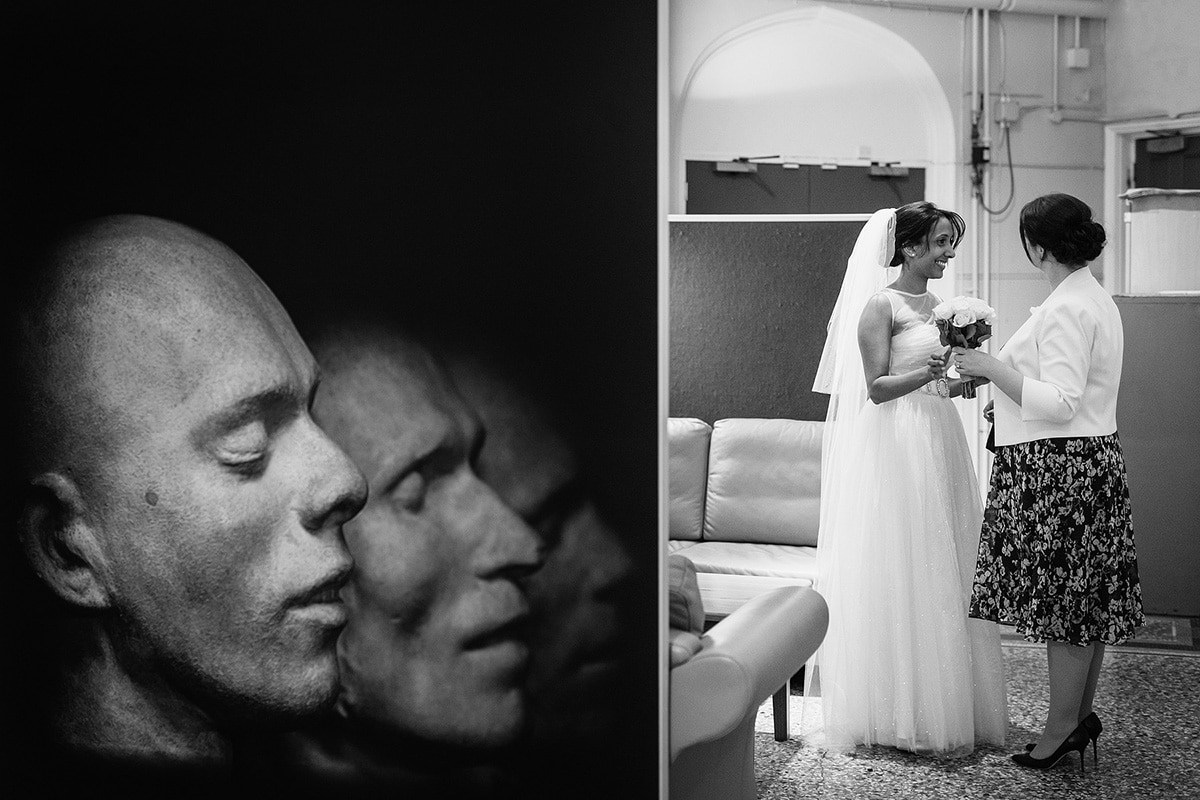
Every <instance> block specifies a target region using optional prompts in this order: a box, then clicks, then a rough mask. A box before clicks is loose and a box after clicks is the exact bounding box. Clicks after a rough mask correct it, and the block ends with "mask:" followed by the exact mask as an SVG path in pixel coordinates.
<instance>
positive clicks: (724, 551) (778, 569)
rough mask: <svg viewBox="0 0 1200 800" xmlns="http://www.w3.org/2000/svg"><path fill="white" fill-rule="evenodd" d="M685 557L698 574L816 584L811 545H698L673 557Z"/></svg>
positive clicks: (709, 543) (735, 543)
mask: <svg viewBox="0 0 1200 800" xmlns="http://www.w3.org/2000/svg"><path fill="white" fill-rule="evenodd" d="M684 557H686V558H687V559H688V560H689V561H691V562H692V564H694V565H695V567H696V571H697V572H702V573H706V572H716V573H723V574H727V575H762V576H766V577H771V578H792V579H804V580H808V581H814V580H816V577H817V548H815V547H811V546H808V545H804V546H799V545H788V544H759V543H757V542H698V543H697V544H695V545H693V546H692V547H689V548H687V549H686V550H683V551H678V552H677V553H676V554H675V555H672V556H671V557H670V558H684Z"/></svg>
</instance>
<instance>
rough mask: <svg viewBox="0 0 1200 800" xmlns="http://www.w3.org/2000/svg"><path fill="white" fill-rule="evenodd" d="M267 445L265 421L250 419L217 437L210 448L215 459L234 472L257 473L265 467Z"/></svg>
mask: <svg viewBox="0 0 1200 800" xmlns="http://www.w3.org/2000/svg"><path fill="white" fill-rule="evenodd" d="M269 446H270V437H269V435H268V433H267V426H266V423H265V422H263V421H262V420H251V421H249V422H246V423H245V424H243V425H240V426H238V427H237V428H234V429H233V430H230V431H228V432H227V433H225V434H224V435H222V436H221V437H219V438H218V439H217V440H216V441H214V442H213V443H212V450H213V453H214V454H215V455H216V457H217V461H218V462H220V463H221V464H222V465H224V466H226V467H228V468H229V469H231V470H233V471H234V472H237V473H239V474H243V475H257V474H261V473H262V471H263V470H265V469H266V462H267V455H268V452H269Z"/></svg>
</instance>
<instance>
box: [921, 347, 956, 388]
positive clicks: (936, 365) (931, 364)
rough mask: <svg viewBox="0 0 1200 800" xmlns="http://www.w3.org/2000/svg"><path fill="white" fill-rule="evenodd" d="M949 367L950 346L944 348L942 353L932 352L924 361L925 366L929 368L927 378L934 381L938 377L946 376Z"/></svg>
mask: <svg viewBox="0 0 1200 800" xmlns="http://www.w3.org/2000/svg"><path fill="white" fill-rule="evenodd" d="M949 367H950V348H949V347H947V348H946V352H944V353H932V354H931V355H930V356H929V360H928V361H927V362H925V368H926V369H928V370H929V380H931V381H934V380H937V379H938V378H944V377H946V370H947V369H949Z"/></svg>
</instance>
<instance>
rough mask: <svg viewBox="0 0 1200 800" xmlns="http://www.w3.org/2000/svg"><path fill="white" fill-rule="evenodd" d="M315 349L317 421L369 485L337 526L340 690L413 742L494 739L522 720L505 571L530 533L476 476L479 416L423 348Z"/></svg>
mask: <svg viewBox="0 0 1200 800" xmlns="http://www.w3.org/2000/svg"><path fill="white" fill-rule="evenodd" d="M319 355H320V358H321V360H322V363H323V365H324V367H325V369H326V373H327V379H326V381H325V383H324V385H323V387H322V390H321V393H320V394H319V395H318V399H317V403H316V413H317V416H318V419H320V421H321V424H322V425H323V426H324V427H325V428H326V429H327V430H329V431H330V434H331V435H332V436H333V437H334V438H335V439H336V440H337V441H338V442H339V443H340V444H341V445H342V446H343V447H344V448H345V449H346V451H347V452H348V453H349V454H350V456H351V458H353V459H354V460H355V462H356V463H357V464H358V465H359V466H360V467H361V468H362V470H363V471H364V473H365V474H366V476H367V481H368V483H369V485H370V499H369V501H368V503H367V506H366V508H365V509H364V510H363V513H362V514H361V515H360V516H359V517H358V518H357V519H356V520H355V521H354V522H353V523H351V524H350V525H347V527H346V538H347V543H348V544H349V546H350V550H351V552H352V553H353V554H354V558H355V562H356V568H355V571H354V575H353V578H352V580H351V582H350V584H349V585H348V587H347V590H346V598H347V602H348V604H349V606H350V608H351V619H350V623H349V624H348V626H347V628H346V631H345V633H344V635H343V636H342V639H341V641H340V643H339V650H340V652H341V656H342V669H343V675H342V681H343V701H342V702H343V703H344V704H346V706H347V707H348V708H349V709H351V710H352V713H354V714H355V715H357V716H360V717H367V718H370V719H372V720H374V721H376V722H379V723H382V724H383V725H385V726H387V727H388V728H389V729H391V730H393V731H395V732H398V733H403V734H408V735H413V736H417V737H420V738H422V739H425V740H429V741H435V742H442V743H449V744H461V745H472V746H491V745H498V744H503V743H506V742H508V741H510V740H511V739H512V738H514V737H515V736H516V734H517V733H518V732H519V731H520V729H521V726H522V725H523V723H524V720H525V698H524V693H523V690H522V683H523V679H524V675H525V670H526V667H527V662H528V657H529V652H528V647H527V645H526V642H525V639H524V637H525V627H526V623H527V617H528V614H529V607H528V604H527V601H526V598H525V595H524V593H523V591H522V590H521V588H520V587H519V586H518V584H517V582H516V579H517V578H522V577H524V576H526V575H527V574H528V573H529V572H531V571H532V570H534V569H535V568H536V566H537V564H538V559H539V555H538V543H537V539H536V537H535V535H534V534H533V532H532V531H531V530H530V529H529V528H528V527H527V526H526V525H525V524H524V523H523V522H522V521H521V520H520V519H519V518H518V517H517V516H516V515H515V514H514V513H513V512H512V511H511V510H510V509H508V508H507V507H506V506H505V505H504V504H503V503H502V502H501V501H500V500H499V498H497V497H496V495H495V493H494V492H493V491H492V490H491V489H490V488H489V487H488V486H487V485H486V484H484V483H483V481H481V480H480V479H479V478H478V477H477V476H476V475H475V472H474V471H473V468H472V465H471V459H472V457H473V456H474V454H475V451H476V450H477V448H478V447H479V445H480V442H481V441H482V434H481V431H480V428H479V425H478V423H477V421H476V420H475V418H474V416H473V415H472V414H471V413H470V412H469V411H468V409H467V407H466V405H465V404H464V403H463V401H462V400H461V398H460V397H459V396H458V395H457V393H456V392H455V391H454V389H453V387H452V386H451V385H450V383H449V381H448V380H447V379H446V378H445V377H444V376H443V374H442V373H441V372H440V370H439V369H437V368H436V367H435V366H434V364H433V362H432V361H431V360H430V358H429V357H428V355H427V354H425V353H424V351H422V350H419V349H417V348H414V347H410V346H407V345H405V344H404V343H402V342H400V341H398V340H395V339H387V338H380V337H376V339H375V340H374V341H365V340H359V341H355V342H352V343H350V344H344V343H343V344H334V345H329V346H325V345H322V346H321V350H320V353H319Z"/></svg>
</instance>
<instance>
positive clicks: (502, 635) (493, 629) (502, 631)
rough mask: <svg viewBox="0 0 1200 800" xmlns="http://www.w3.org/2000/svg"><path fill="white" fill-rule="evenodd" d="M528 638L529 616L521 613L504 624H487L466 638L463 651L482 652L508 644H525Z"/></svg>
mask: <svg viewBox="0 0 1200 800" xmlns="http://www.w3.org/2000/svg"><path fill="white" fill-rule="evenodd" d="M528 637H529V614H528V613H521V614H518V615H517V616H515V617H512V618H510V619H509V620H507V621H505V622H500V623H497V624H489V625H486V626H484V627H483V629H482V630H481V631H479V632H478V633H475V634H472V635H471V636H469V637H467V639H466V641H465V642H463V649H464V650H483V649H485V648H488V647H494V646H496V645H499V644H508V643H510V642H513V643H518V644H525V643H526V641H527V640H528Z"/></svg>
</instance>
